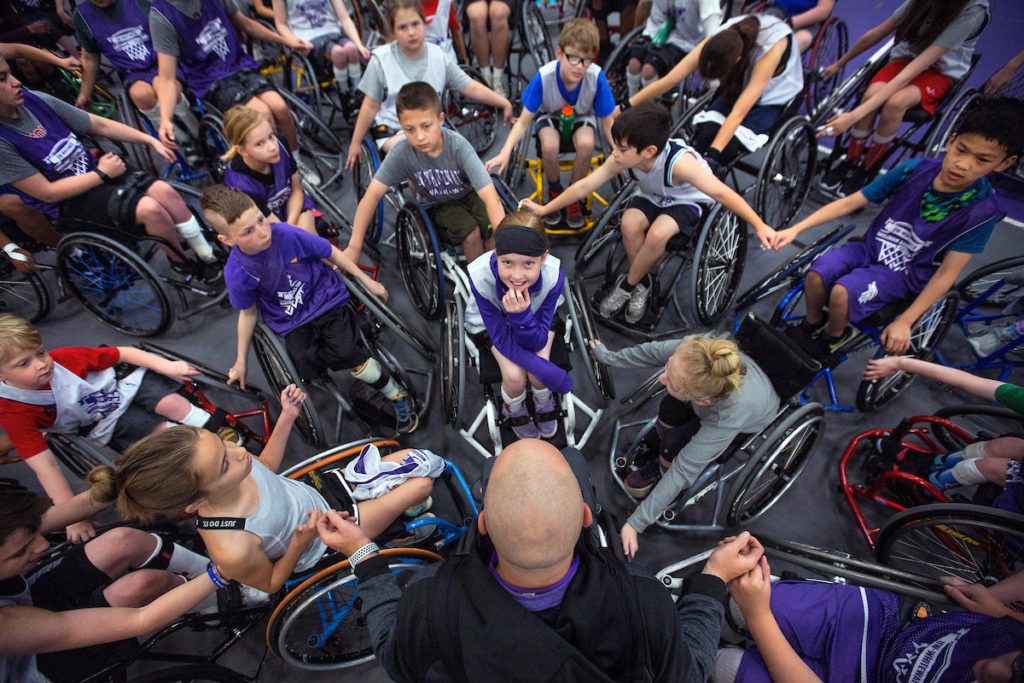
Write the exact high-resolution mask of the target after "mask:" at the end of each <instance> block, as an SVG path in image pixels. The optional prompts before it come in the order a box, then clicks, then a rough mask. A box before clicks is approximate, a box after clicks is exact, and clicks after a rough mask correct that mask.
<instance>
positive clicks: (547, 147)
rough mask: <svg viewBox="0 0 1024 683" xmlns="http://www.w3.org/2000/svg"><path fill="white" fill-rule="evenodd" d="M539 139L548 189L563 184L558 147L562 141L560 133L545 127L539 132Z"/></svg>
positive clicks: (541, 159) (542, 165) (541, 162)
mask: <svg viewBox="0 0 1024 683" xmlns="http://www.w3.org/2000/svg"><path fill="white" fill-rule="evenodd" d="M537 139H539V140H540V165H541V168H543V169H544V177H545V178H546V179H547V181H548V187H551V186H553V185H557V184H560V183H561V172H560V170H559V168H558V147H559V143H560V142H561V139H560V137H559V135H558V131H557V130H555V129H554V128H551V127H550V126H544V127H543V128H541V129H540V130H538V131H537Z"/></svg>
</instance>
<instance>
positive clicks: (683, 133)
mask: <svg viewBox="0 0 1024 683" xmlns="http://www.w3.org/2000/svg"><path fill="white" fill-rule="evenodd" d="M714 97H715V91H714V90H709V91H708V92H706V93H704V94H703V95H701V96H700V97H698V98H697V99H696V100H695V101H694V102H692V103H691V104H690V107H689V108H688V109H686V110H684V111H683V112H682V114H681V115H680V116H679V120H678V121H676V122H675V123H673V124H672V130H670V131H669V134H668V136H669V137H670V138H678V137H683V138H685V139H687V140H690V139H692V137H693V133H694V126H693V117H695V116H696V115H697V114H699V113H701V112H702V111H704V110H705V109H707V108H708V105H710V104H711V100H713V99H714Z"/></svg>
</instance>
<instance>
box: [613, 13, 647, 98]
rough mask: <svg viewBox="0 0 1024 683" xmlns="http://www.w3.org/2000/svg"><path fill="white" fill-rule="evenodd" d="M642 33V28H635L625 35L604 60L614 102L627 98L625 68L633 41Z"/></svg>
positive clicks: (627, 87) (627, 89)
mask: <svg viewBox="0 0 1024 683" xmlns="http://www.w3.org/2000/svg"><path fill="white" fill-rule="evenodd" d="M643 31H644V27H643V26H637V27H636V28H635V29H633V30H632V31H630V32H629V33H627V34H626V35H625V36H624V37H623V38H622V39H621V40H619V42H618V43H616V44H615V47H614V48H613V49H612V51H611V53H610V54H609V55H608V59H607V60H605V67H604V73H605V77H606V78H607V79H608V85H609V86H611V89H612V95H614V96H615V101H616V102H622V101H623V100H624V99H625V98H627V97H629V86H628V84H627V83H626V66H627V65H628V64H629V52H630V48H632V46H633V41H635V40H636V39H637V38H639V37H640V34H641V33H643Z"/></svg>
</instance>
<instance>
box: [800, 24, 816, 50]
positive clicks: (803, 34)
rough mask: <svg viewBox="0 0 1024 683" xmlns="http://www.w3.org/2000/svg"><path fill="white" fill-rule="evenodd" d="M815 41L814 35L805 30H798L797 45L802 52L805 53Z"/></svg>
mask: <svg viewBox="0 0 1024 683" xmlns="http://www.w3.org/2000/svg"><path fill="white" fill-rule="evenodd" d="M813 40H814V34H812V33H811V32H810V31H808V30H807V29H805V28H801V29H797V30H796V44H797V46H798V47H799V48H800V52H803V51H804V50H806V49H807V48H809V47H810V46H811V41H813Z"/></svg>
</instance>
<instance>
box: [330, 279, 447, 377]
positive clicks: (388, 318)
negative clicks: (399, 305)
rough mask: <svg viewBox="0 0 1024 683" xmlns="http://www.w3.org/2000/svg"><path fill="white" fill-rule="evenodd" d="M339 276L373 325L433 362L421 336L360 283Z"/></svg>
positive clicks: (433, 353)
mask: <svg viewBox="0 0 1024 683" xmlns="http://www.w3.org/2000/svg"><path fill="white" fill-rule="evenodd" d="M339 275H340V277H341V281H342V282H344V283H345V286H346V287H347V288H348V291H349V292H350V293H351V294H352V296H354V297H355V298H356V299H357V300H358V301H359V302H360V303H361V304H363V306H365V307H366V311H367V312H368V313H369V314H370V315H372V316H373V318H374V322H375V324H377V325H378V326H379V327H380V326H382V327H386V328H388V329H389V330H391V331H392V332H394V333H395V335H396V336H397V337H398V338H399V339H401V340H402V341H403V342H405V343H406V344H407V345H409V346H410V347H411V348H412V349H413V351H415V352H416V353H418V354H419V355H420V356H422V357H423V359H424V360H427V361H429V362H430V363H433V362H434V355H435V350H434V347H433V345H432V344H431V343H430V342H429V341H427V340H426V339H425V338H424V337H423V335H422V334H420V333H419V332H417V331H416V330H415V329H413V328H412V327H409V326H408V325H407V324H406V323H405V322H403V321H402V318H401V317H399V315H398V314H397V313H395V312H394V311H393V310H392V309H391V308H389V307H388V306H385V305H384V303H383V302H381V300H380V299H378V298H377V297H376V296H374V295H373V294H370V292H369V290H367V289H366V287H364V286H363V284H362V283H361V282H359V281H358V280H353V279H352V278H350V277H348V276H346V275H341V274H339Z"/></svg>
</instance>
